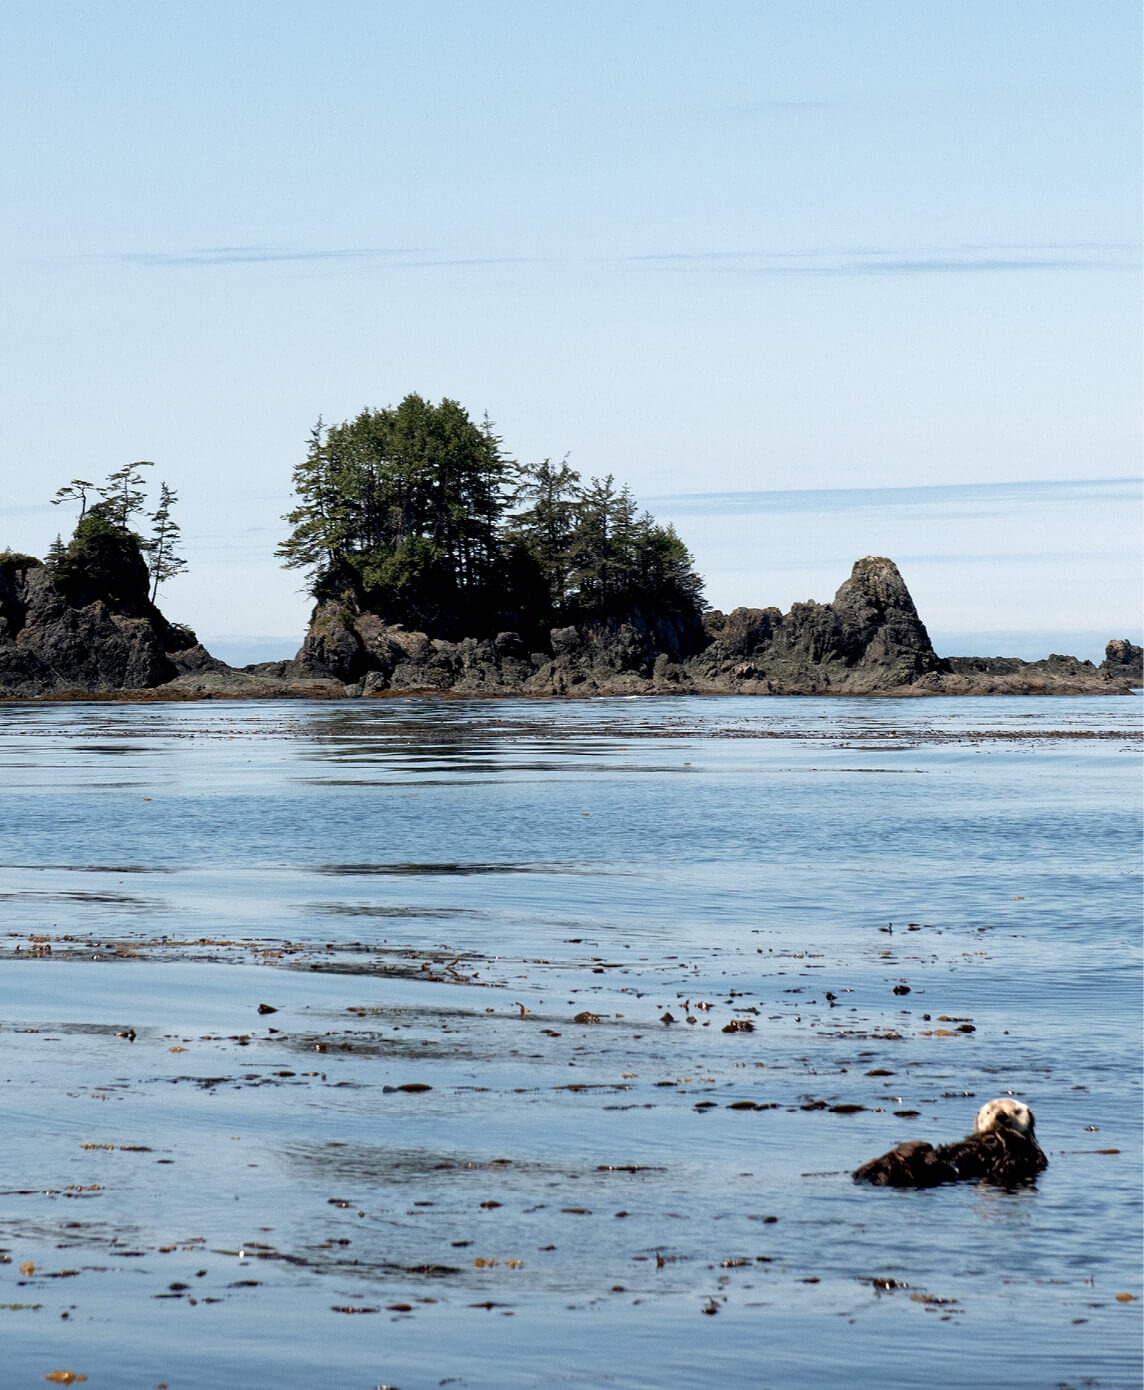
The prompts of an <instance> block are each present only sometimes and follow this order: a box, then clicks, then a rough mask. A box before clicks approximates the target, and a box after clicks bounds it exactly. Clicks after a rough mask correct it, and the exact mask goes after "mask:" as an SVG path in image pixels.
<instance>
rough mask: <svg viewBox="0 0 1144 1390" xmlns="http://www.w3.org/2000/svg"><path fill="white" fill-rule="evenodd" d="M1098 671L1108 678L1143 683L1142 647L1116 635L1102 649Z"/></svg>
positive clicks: (1143, 652)
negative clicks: (1102, 655) (1101, 658)
mask: <svg viewBox="0 0 1144 1390" xmlns="http://www.w3.org/2000/svg"><path fill="white" fill-rule="evenodd" d="M1100 671H1101V673H1102V674H1103V675H1105V676H1107V678H1108V679H1109V680H1127V681H1133V682H1134V683H1135V684H1136V685H1141V684H1144V647H1138V646H1137V645H1136V643H1135V642H1130V641H1129V640H1128V638H1127V637H1117V638H1114V639H1113V640H1112V641H1111V642H1109V644H1108V646H1107V647H1105V649H1104V660H1103V661H1102V662H1101V663H1100Z"/></svg>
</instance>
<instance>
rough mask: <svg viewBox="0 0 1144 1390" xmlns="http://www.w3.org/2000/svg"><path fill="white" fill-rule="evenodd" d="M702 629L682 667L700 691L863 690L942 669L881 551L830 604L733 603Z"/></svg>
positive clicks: (895, 685)
mask: <svg viewBox="0 0 1144 1390" xmlns="http://www.w3.org/2000/svg"><path fill="white" fill-rule="evenodd" d="M709 630H710V631H711V633H712V636H713V638H714V640H713V641H712V642H711V644H710V646H708V647H707V648H706V649H705V650H704V651H703V652H701V653H700V654H699V655H698V656H696V657H694V658H693V659H692V660H691V661H689V662H688V663H687V666H686V671H687V675H688V677H689V678H690V679H691V680H692V681H693V682H694V683H695V684H696V685H697V686H698V687H700V688H703V689H712V690H723V689H726V688H727V685H728V682H732V683H734V686H735V688H737V689H743V687H744V683H745V684H748V685H750V686H751V687H752V688H753V689H755V690H757V691H758V692H759V693H765V694H772V695H784V694H799V695H809V694H818V693H822V692H848V693H851V694H864V693H866V692H869V691H873V690H895V689H899V688H902V687H906V686H912V685H914V684H916V683H917V681H918V680H919V679H920V678H921V677H923V676H927V675H930V674H934V673H938V672H940V671H941V670H942V662H941V659H940V658H939V657H938V655H937V653H936V652H935V651H934V649H933V645H932V643H931V642H930V639H929V633H927V632H926V629H925V624H924V623H923V622H922V620H921V619H920V618H919V617H918V611H917V609H916V608H915V607H914V601H913V599H912V598H911V597H910V593H909V590H908V589H907V588H906V584H905V580H903V578H902V576H901V575H900V574H899V572H898V567H897V566H896V565H895V564H894V562H893V561H892V560H887V559H885V558H884V557H881V556H872V555H870V556H867V557H866V558H865V559H864V560H859V561H858V562H857V563H856V564H855V566H854V568H853V570H852V571H851V574H850V578H849V579H848V580H847V581H846V582H845V584H843V585H842V587H841V588H840V589H839V590H838V592H837V593H836V594H835V595H834V601H833V602H832V603H796V604H795V605H794V606H793V607H792V608H791V611H790V612H789V613H787V614H782V613H780V612H779V610H778V609H777V608H764V609H757V608H736V609H735V610H734V612H732V613H731V614H729V615H728V616H727V617H726V618H724V617H723V615H722V614H721V613H715V614H712V615H711V616H710V619H709Z"/></svg>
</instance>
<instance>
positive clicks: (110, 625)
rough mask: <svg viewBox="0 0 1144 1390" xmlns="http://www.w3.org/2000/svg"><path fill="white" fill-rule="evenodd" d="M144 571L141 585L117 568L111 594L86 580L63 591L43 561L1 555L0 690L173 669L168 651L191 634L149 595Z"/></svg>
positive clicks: (127, 682) (95, 682) (142, 680)
mask: <svg viewBox="0 0 1144 1390" xmlns="http://www.w3.org/2000/svg"><path fill="white" fill-rule="evenodd" d="M140 563H142V562H141V561H140ZM146 574H147V571H146V568H145V567H144V568H143V570H142V588H141V589H140V588H139V586H138V585H134V586H133V585H132V583H131V582H130V581H131V578H132V576H131V575H125V574H124V573H122V572H116V574H115V575H114V576H113V577H114V579H115V588H116V594H115V597H114V598H111V597H109V596H106V595H102V596H101V595H100V594H99V593H98V591H97V590H95V589H94V587H93V586H88V587H86V588H84V589H81V590H79V591H78V592H73V593H72V594H71V595H70V596H69V597H68V598H65V597H64V595H63V594H61V592H60V590H59V589H58V588H57V586H56V583H55V581H54V578H53V575H52V574H51V572H50V571H49V570H48V569H46V568H45V567H44V566H43V565H35V566H29V565H27V564H24V563H20V562H13V561H7V560H5V561H0V693H3V694H4V695H8V696H34V695H49V694H59V693H62V692H65V691H83V692H88V691H90V692H95V693H98V692H106V691H114V690H125V689H136V688H139V687H149V686H158V685H162V684H164V683H165V682H166V681H169V680H171V679H172V678H173V677H174V676H176V675H177V674H178V668H177V666H176V664H175V662H174V661H173V659H172V654H173V653H174V652H177V651H179V650H180V649H182V648H185V647H188V646H192V645H193V644H194V641H195V635H194V633H193V632H191V631H190V630H189V629H187V628H182V627H177V626H175V625H174V624H172V623H169V622H167V620H166V619H165V618H164V617H163V615H162V614H161V613H160V612H159V610H158V609H157V608H155V607H154V605H153V604H151V603H150V602H149V601H148V598H147V589H146ZM135 577H136V578H138V576H135ZM120 581H123V582H122V584H120Z"/></svg>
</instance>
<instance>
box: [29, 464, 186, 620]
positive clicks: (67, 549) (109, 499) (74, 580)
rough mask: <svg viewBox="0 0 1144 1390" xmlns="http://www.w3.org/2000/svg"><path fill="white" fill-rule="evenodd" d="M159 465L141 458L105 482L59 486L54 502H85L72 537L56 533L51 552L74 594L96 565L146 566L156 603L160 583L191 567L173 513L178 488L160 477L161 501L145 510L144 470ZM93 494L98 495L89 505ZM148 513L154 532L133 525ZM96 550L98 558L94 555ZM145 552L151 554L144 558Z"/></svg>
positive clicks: (52, 565) (54, 567) (52, 563)
mask: <svg viewBox="0 0 1144 1390" xmlns="http://www.w3.org/2000/svg"><path fill="white" fill-rule="evenodd" d="M154 467H155V465H154V464H153V463H151V462H150V461H149V460H146V459H140V460H138V461H137V462H135V463H126V464H124V465H123V467H122V468H117V469H115V470H114V471H113V472H111V473H109V474H108V475H107V480H106V482H104V483H100V484H97V483H91V482H88V480H87V479H86V478H73V479H72V480H71V482H70V483H67V484H65V485H64V486H63V487H61V488H60V489H59V490H58V491H57V493H56V495H55V496H54V497H53V498H52V503H53V504H54V505H56V506H58V505H59V504H60V503H61V502H69V501H70V502H78V503H79V505H80V513H79V519H78V521H77V522H76V528H75V532H74V534H73V537H72V540H71V541H70V542H69V543H68V545H66V546H65V545H64V543H63V541H62V540H61V539H60V537H59V536H57V537H56V539H55V541H54V542H53V544H52V546H51V548H50V550H49V552H48V561H47V563H48V568H49V569H51V571H52V573H53V575H54V576H55V577H56V580H57V583H58V584H59V585H60V586H62V588H63V589H66V590H67V591H68V592H69V593H72V594H77V593H82V592H84V591H85V590H84V583H85V573H86V571H87V570H91V569H92V568H93V566H94V567H95V568H99V567H101V566H102V567H104V568H106V567H107V565H108V564H111V567H112V568H115V566H116V565H119V566H120V568H122V567H123V565H126V566H127V567H128V568H130V567H131V566H132V565H137V566H138V565H145V566H146V568H145V569H141V571H140V572H141V573H142V574H143V575H145V576H146V577H147V579H148V583H147V587H148V588H149V591H150V595H151V602H152V603H153V602H154V600H155V595H156V594H157V592H158V589H159V585H160V584H162V583H163V582H164V581H165V580H167V579H170V578H172V577H173V576H174V575H176V574H181V573H182V572H183V570H185V569H186V567H187V562H186V560H185V559H184V558H183V557H182V556H181V555H180V554H179V553H178V545H179V526H178V524H177V522H175V521H174V519H173V518H172V516H171V508H172V507H173V506H174V505H175V503H176V502H177V501H178V496H177V494H176V493H175V491H174V489H173V488H171V487H168V485H167V484H166V483H165V482H160V484H159V502H158V506H157V508H156V510H155V511H154V512H150V513H148V512H147V511H146V507H147V489H146V485H145V481H144V474H143V473H142V471H141V470H142V469H144V468H154ZM91 493H94V494H95V495H96V497H97V498H98V500H97V501H95V502H92V503H91V504H90V505H89V503H88V495H89V494H91ZM144 516H147V517H149V519H150V520H151V522H152V523H153V525H154V530H153V532H152V534H151V535H150V536H149V537H147V536H143V535H140V534H139V533H137V532H136V531H135V530H134V525H135V523H136V519H137V518H139V519H142V518H143V517H144ZM97 551H98V552H99V558H98V560H96V559H93V556H94V555H95V554H96V552H97ZM113 553H114V555H117V556H118V557H119V558H118V559H117V560H115V561H114V563H112V562H111V561H110V560H108V556H112V555H113ZM144 555H146V556H149V557H150V559H149V560H143V558H142V557H143V556H144ZM132 556H133V557H134V559H132ZM124 557H126V558H124ZM121 561H122V564H120V562H121Z"/></svg>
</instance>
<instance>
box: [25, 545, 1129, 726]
mask: <svg viewBox="0 0 1144 1390" xmlns="http://www.w3.org/2000/svg"><path fill="white" fill-rule="evenodd" d="M96 539H98V537H97V538H96ZM117 545H118V547H119V548H118V551H117V550H116V547H115V546H113V545H109V546H103V547H102V549H100V550H99V551H98V553H97V554H95V555H93V556H91V557H89V558H90V559H91V563H90V564H89V565H87V566H86V567H85V565H84V564H82V563H78V562H77V561H82V560H83V559H84V556H83V555H78V556H77V555H72V557H71V559H72V563H71V565H70V567H68V568H65V570H64V572H63V573H62V574H60V572H59V570H58V569H57V571H56V573H55V574H53V572H50V571H49V570H48V569H46V568H45V567H44V566H42V565H40V564H39V562H38V561H35V560H32V559H30V558H29V557H26V556H14V557H7V558H4V557H0V696H4V697H8V698H29V697H36V696H45V695H46V696H51V695H60V694H67V693H74V694H79V693H84V694H100V693H105V694H106V693H114V692H120V693H124V692H130V693H132V694H133V695H135V696H137V697H148V696H149V697H151V698H176V699H177V698H184V699H193V698H203V697H220V698H232V699H233V698H257V699H267V698H274V697H286V698H291V697H293V698H301V697H305V698H311V699H313V698H343V697H344V696H347V695H350V696H360V695H381V694H386V693H391V692H392V693H397V692H410V691H441V692H449V693H452V694H456V695H534V696H567V695H597V694H599V695H604V694H742V695H748V694H766V695H875V694H881V695H906V696H908V695H988V694H1009V695H1022V694H1028V695H1035V694H1119V693H1125V692H1127V691H1129V690H1131V689H1132V688H1133V687H1134V686H1139V685H1140V684H1141V683H1142V671H1141V649H1140V647H1138V646H1136V645H1135V644H1133V643H1132V642H1129V641H1128V640H1127V639H1118V640H1116V641H1112V642H1110V643H1109V644H1108V647H1107V649H1106V652H1105V659H1104V661H1103V662H1102V664H1101V665H1100V666H1099V667H1097V666H1094V665H1093V664H1092V662H1089V661H1078V660H1077V658H1076V657H1071V656H1055V655H1054V656H1050V657H1048V658H1046V659H1045V660H1044V661H1035V662H1026V661H1019V660H1017V659H1016V658H1011V657H952V658H944V659H943V658H942V657H939V656H938V655H937V653H936V652H935V651H934V649H933V645H932V643H931V642H930V638H929V634H928V633H927V632H926V628H925V624H924V623H923V622H922V620H921V618H920V617H919V616H918V612H917V609H916V608H915V606H914V602H913V599H912V598H911V597H910V593H909V590H908V589H907V588H906V584H905V581H904V580H903V579H902V576H901V574H900V573H899V572H898V569H897V566H896V565H895V564H894V563H893V561H892V560H888V559H886V558H884V557H879V556H867V557H866V558H865V559H863V560H859V561H858V562H857V563H856V564H855V566H854V568H853V571H852V572H851V575H850V577H849V579H847V580H846V582H845V583H844V584H843V585H842V586H841V588H839V590H838V592H837V593H836V594H835V596H834V599H833V600H832V602H830V603H814V602H807V603H796V604H794V605H793V607H792V608H791V610H790V612H789V613H782V612H780V611H779V610H778V609H777V608H736V609H734V610H733V611H732V612H731V613H728V614H723V613H718V612H712V613H708V614H707V615H706V622H705V629H704V630H703V631H702V632H700V631H698V630H697V629H696V628H695V627H694V626H693V625H689V624H687V623H685V622H680V623H679V624H673V623H672V622H671V621H670V620H668V619H665V618H663V617H662V616H660V617H652V616H648V615H646V614H642V613H640V612H633V613H630V614H628V615H627V616H626V617H625V618H623V619H620V618H613V619H609V620H606V621H596V622H592V623H582V624H577V625H575V626H570V627H560V628H554V629H552V630H551V631H550V632H549V633H547V634H546V636H545V638H544V640H543V641H539V642H535V643H531V644H530V643H526V642H524V641H523V640H522V639H521V637H520V636H519V635H518V634H517V633H514V632H501V633H498V634H497V635H496V636H493V637H483V638H476V637H466V638H462V639H461V640H459V641H455V642H454V641H446V640H444V639H442V638H435V637H431V636H429V635H428V634H426V633H424V632H407V631H406V630H405V628H404V627H402V626H401V625H400V624H393V623H386V622H384V621H383V620H382V619H381V618H380V617H378V615H377V614H374V613H369V612H363V611H361V610H360V609H359V607H358V606H357V605H356V604H355V603H354V602H353V600H352V599H350V598H345V599H342V600H335V599H326V600H324V601H322V602H321V603H319V604H318V605H317V607H316V608H315V610H314V614H313V617H312V619H311V623H310V627H309V630H308V631H307V633H306V638H305V641H304V642H303V644H302V647H301V649H300V651H299V652H298V654H297V656H296V657H294V658H293V660H291V661H271V662H261V663H259V664H257V665H253V666H247V667H244V668H243V669H242V670H235V669H234V668H232V667H230V666H227V665H226V664H225V663H224V662H222V661H219V660H217V659H216V658H215V657H213V656H211V654H210V653H209V652H208V651H207V650H206V649H205V648H204V647H202V646H201V645H200V644H198V643H197V642H196V640H195V636H194V633H192V632H191V631H190V630H189V629H187V628H182V627H177V626H175V625H174V624H172V623H169V622H168V621H167V620H166V619H165V618H164V617H163V615H162V614H161V613H160V612H159V610H158V609H157V608H155V607H154V605H153V604H151V603H150V601H149V599H148V597H147V589H146V568H145V566H144V565H143V562H142V557H141V556H139V555H138V551H137V548H136V550H135V553H134V556H133V555H132V554H131V553H130V552H131V547H130V546H128V547H126V548H125V547H124V546H123V544H122V539H120V541H119V542H117Z"/></svg>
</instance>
